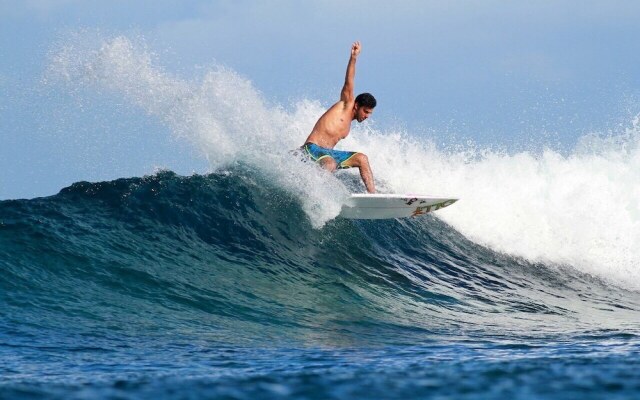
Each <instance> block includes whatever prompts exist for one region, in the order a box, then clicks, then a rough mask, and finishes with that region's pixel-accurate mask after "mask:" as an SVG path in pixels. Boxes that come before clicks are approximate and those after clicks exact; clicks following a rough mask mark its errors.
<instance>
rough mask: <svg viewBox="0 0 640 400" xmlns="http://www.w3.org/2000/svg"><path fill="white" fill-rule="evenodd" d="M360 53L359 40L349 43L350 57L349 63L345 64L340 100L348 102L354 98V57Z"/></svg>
mask: <svg viewBox="0 0 640 400" xmlns="http://www.w3.org/2000/svg"><path fill="white" fill-rule="evenodd" d="M359 54H360V42H355V43H353V44H352V45H351V57H349V64H347V76H346V77H345V78H344V86H343V87H342V92H341V93H340V101H344V102H345V103H350V102H352V101H353V99H354V95H353V89H354V87H355V82H354V81H355V77H356V59H357V58H358V55H359Z"/></svg>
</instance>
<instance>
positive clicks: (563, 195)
mask: <svg viewBox="0 0 640 400" xmlns="http://www.w3.org/2000/svg"><path fill="white" fill-rule="evenodd" d="M157 64H158V60H157V56H156V55H155V54H154V53H153V52H151V51H150V50H149V48H148V47H147V46H146V45H145V44H144V41H143V40H140V39H131V38H128V37H125V36H118V37H115V38H97V39H96V38H90V37H89V36H86V35H84V36H83V35H77V36H76V37H75V38H73V39H69V40H68V41H66V42H64V43H62V44H61V45H60V46H57V47H56V48H54V49H53V50H52V52H51V63H50V66H49V69H48V72H47V74H46V80H47V82H48V83H53V82H57V83H62V84H63V85H64V86H65V87H67V88H71V90H72V91H73V92H79V91H81V89H82V90H89V91H91V90H105V89H106V90H109V91H112V92H114V93H117V94H119V95H120V96H122V97H124V98H125V99H127V100H128V101H129V102H130V103H132V104H134V105H136V106H137V107H139V108H140V109H141V110H144V111H145V112H146V113H148V114H149V115H150V116H151V117H152V118H154V119H158V120H160V121H162V122H163V123H165V124H166V125H167V126H168V127H169V128H170V129H171V130H172V131H173V132H174V133H175V135H176V136H177V137H180V138H183V139H185V140H187V141H189V142H191V143H192V144H193V146H194V148H196V149H197V150H198V151H200V152H201V154H202V155H203V156H204V157H206V158H207V160H209V163H210V166H211V171H216V172H219V171H224V170H226V169H228V168H233V167H234V166H236V165H237V164H239V163H242V164H246V165H249V166H251V167H252V168H254V169H258V170H260V173H261V174H262V175H263V176H265V177H268V179H267V180H268V181H269V182H271V184H273V185H275V186H276V187H277V188H278V190H284V191H286V192H288V193H289V194H291V195H293V196H295V197H296V198H297V199H299V200H298V201H300V202H301V204H302V209H303V210H304V212H305V214H306V215H307V217H308V219H309V221H310V222H311V224H312V226H313V227H314V228H316V229H320V228H322V227H323V226H324V225H325V224H326V223H328V222H329V221H332V220H333V219H334V218H335V217H336V216H337V214H338V213H339V210H340V204H341V203H342V200H343V199H344V197H346V196H347V195H348V192H350V191H362V190H363V188H362V187H361V186H358V184H357V182H356V183H353V184H352V185H350V186H347V187H346V188H345V185H344V184H343V183H342V182H340V180H339V179H334V178H333V177H330V176H328V175H326V174H322V173H318V171H317V169H315V168H309V167H308V166H297V165H296V166H295V167H294V166H292V164H291V157H290V155H289V154H288V151H289V150H291V149H293V148H296V147H297V146H299V145H300V144H301V142H302V141H303V140H304V138H305V137H306V135H307V134H308V130H309V128H310V127H311V126H313V123H314V122H315V120H316V118H317V117H318V116H319V115H320V114H321V113H322V112H323V111H324V108H323V107H322V105H321V104H320V103H319V102H317V101H313V100H308V99H304V100H301V101H298V102H296V103H295V104H293V105H292V107H291V109H290V110H288V109H286V108H285V107H283V106H281V105H277V104H276V105H274V104H270V103H269V102H268V101H266V100H265V99H264V97H263V95H262V94H261V93H260V92H259V91H258V90H256V89H255V88H254V87H253V86H252V84H251V82H250V81H249V80H248V79H246V78H244V77H242V76H240V75H239V74H238V73H236V72H234V71H232V70H230V69H229V68H225V67H223V66H211V67H210V68H209V69H207V70H206V73H204V75H203V76H202V77H201V78H200V79H198V80H191V81H189V80H185V79H181V78H179V77H176V76H173V75H172V74H170V73H168V72H166V71H165V70H163V69H162V68H161V67H159V66H158V65H157ZM639 133H640V123H639V120H638V117H636V118H635V119H634V120H633V121H632V122H631V124H630V125H629V127H627V128H626V129H625V130H624V131H623V132H618V133H613V134H604V135H603V134H598V133H594V134H589V135H585V136H584V137H583V138H582V140H581V142H580V143H579V144H578V146H576V148H575V149H573V150H571V151H569V152H568V153H567V152H562V151H559V150H554V149H553V148H544V146H543V145H541V146H540V147H541V148H544V149H543V150H535V151H533V150H532V151H528V150H518V151H511V152H510V151H500V150H495V149H486V148H485V149H482V148H475V147H473V146H451V147H450V148H446V149H443V148H439V147H438V146H437V145H436V144H435V143H436V141H437V140H438V138H437V135H436V134H432V135H431V136H429V137H426V138H424V137H415V136H412V135H410V134H408V133H406V132H403V131H396V130H386V131H381V130H378V129H376V127H375V124H362V125H358V126H355V127H354V129H353V131H352V134H351V135H350V136H349V137H348V138H347V139H345V140H344V141H343V142H341V146H343V147H342V148H343V149H357V150H359V151H362V152H364V153H366V154H367V155H368V156H369V159H370V161H371V164H372V165H373V169H374V174H375V177H376V180H377V182H378V186H379V188H380V190H381V191H384V192H395V193H427V194H434V195H436V194H437V195H447V196H455V197H459V198H461V200H460V201H459V202H458V203H456V206H455V207H451V208H448V209H446V210H442V211H441V212H439V214H438V217H440V218H441V219H442V220H443V221H445V222H446V223H447V224H449V225H451V226H452V227H454V228H455V229H456V230H457V231H458V232H460V233H461V234H462V235H464V236H465V237H466V238H467V239H470V240H472V241H473V242H475V243H477V244H479V245H482V246H485V247H489V248H491V249H492V250H493V251H496V252H500V253H504V254H505V255H508V256H511V257H522V258H524V259H526V260H527V261H529V262H532V263H543V264H549V265H551V264H553V265H565V266H569V267H571V268H575V269H577V270H579V271H581V272H583V273H586V274H591V275H594V276H597V277H599V278H601V279H604V280H607V281H610V282H613V283H615V284H617V285H622V286H624V287H627V288H629V289H633V290H637V289H639V288H640V284H638V282H640V250H639V248H638V246H636V245H635V244H636V243H638V242H640V202H639V201H638V198H639V197H638V193H640V175H638V171H640V165H639V164H640V146H639V144H640V135H639ZM352 172H353V171H352ZM345 174H347V176H349V175H348V174H349V172H345ZM347 180H348V179H347ZM343 181H344V179H343ZM327 199H330V200H327Z"/></svg>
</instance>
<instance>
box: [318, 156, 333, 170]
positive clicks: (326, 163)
mask: <svg viewBox="0 0 640 400" xmlns="http://www.w3.org/2000/svg"><path fill="white" fill-rule="evenodd" d="M318 162H319V163H320V165H321V166H322V168H324V169H326V170H327V171H329V172H334V171H335V170H336V169H337V168H338V163H337V162H336V160H334V159H333V158H331V157H324V158H323V159H321V160H320V161H318Z"/></svg>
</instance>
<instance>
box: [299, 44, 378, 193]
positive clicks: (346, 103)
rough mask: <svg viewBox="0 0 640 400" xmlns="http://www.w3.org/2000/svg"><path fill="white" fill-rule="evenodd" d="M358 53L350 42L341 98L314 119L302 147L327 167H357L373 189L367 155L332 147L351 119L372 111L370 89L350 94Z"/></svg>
mask: <svg viewBox="0 0 640 400" xmlns="http://www.w3.org/2000/svg"><path fill="white" fill-rule="evenodd" d="M359 54H360V42H355V43H354V44H353V45H352V46H351V57H350V58H349V64H347V76H346V78H345V80H344V86H343V87H342V92H341V93H340V100H339V101H338V102H337V103H336V104H334V105H333V106H331V108H329V109H328V110H327V111H326V112H325V113H324V114H322V116H321V117H320V119H319V120H318V122H316V125H315V126H314V127H313V130H312V131H311V134H309V137H308V138H307V140H306V141H305V144H304V145H303V146H302V150H303V151H304V153H305V154H307V155H308V156H309V157H310V158H311V159H312V160H314V161H317V162H318V163H320V165H321V166H322V168H324V169H326V170H328V171H331V172H333V171H335V170H336V169H343V168H351V167H357V168H359V169H360V177H361V178H362V181H363V182H364V185H365V187H366V188H367V192H369V193H375V192H376V187H375V185H374V183H373V174H372V172H371V167H369V160H368V158H367V156H366V155H364V154H362V153H357V152H352V151H340V150H333V148H334V146H335V145H336V144H337V143H338V142H339V141H340V140H342V139H344V138H346V137H347V135H349V130H350V129H351V122H352V121H353V120H354V119H355V120H357V121H358V122H362V121H364V120H365V119H367V118H369V116H370V115H371V114H372V113H373V108H374V107H375V106H376V99H375V98H374V97H373V96H372V95H371V94H369V93H362V94H360V95H358V97H354V96H353V86H354V78H355V75H356V59H357V58H358V55H359Z"/></svg>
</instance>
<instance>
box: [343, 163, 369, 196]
mask: <svg viewBox="0 0 640 400" xmlns="http://www.w3.org/2000/svg"><path fill="white" fill-rule="evenodd" d="M344 165H346V166H348V167H358V168H359V169H360V177H361V178H362V182H364V186H365V187H366V188H367V192H369V193H375V192H376V186H375V184H374V183H373V172H371V167H370V166H369V158H367V156H366V155H364V154H362V153H356V154H355V155H354V156H353V157H351V158H350V159H348V160H347V161H346V162H345V163H344Z"/></svg>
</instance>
